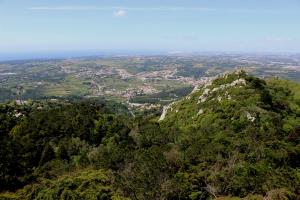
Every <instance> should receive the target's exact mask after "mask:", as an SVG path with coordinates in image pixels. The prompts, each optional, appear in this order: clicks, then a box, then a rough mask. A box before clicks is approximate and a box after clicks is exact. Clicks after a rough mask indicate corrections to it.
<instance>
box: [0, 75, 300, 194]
mask: <svg viewBox="0 0 300 200" xmlns="http://www.w3.org/2000/svg"><path fill="white" fill-rule="evenodd" d="M299 91H300V85H299V84H297V83H294V82H290V81H284V80H279V79H272V80H262V79H259V78H256V77H252V76H249V75H247V74H246V73H244V72H235V73H231V74H226V75H224V76H220V77H219V78H216V79H215V80H213V81H211V82H210V83H208V84H206V85H204V86H201V87H199V88H198V89H197V90H194V91H193V92H192V93H191V94H190V95H188V96H186V97H184V98H183V99H181V100H179V101H176V102H174V103H172V104H171V105H169V106H168V107H165V109H164V113H163V115H162V116H158V114H156V113H151V112H147V113H146V112H145V113H143V114H141V115H137V117H136V118H133V117H132V116H131V115H130V114H128V113H129V112H128V110H126V108H124V107H122V105H118V104H112V103H110V102H105V101H101V102H98V101H96V100H95V101H81V100H80V101H79V100H77V101H76V100H74V101H62V100H59V101H56V102H51V101H33V102H27V103H26V104H22V105H17V104H15V103H6V104H2V105H1V106H0V189H1V191H0V192H1V194H0V199H53V200H54V199H240V198H244V199H249V200H250V199H278V200H279V199H280V200H281V199H300V95H299Z"/></svg>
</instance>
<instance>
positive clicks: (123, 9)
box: [28, 5, 216, 14]
mask: <svg viewBox="0 0 300 200" xmlns="http://www.w3.org/2000/svg"><path fill="white" fill-rule="evenodd" d="M28 9H29V10H36V11H90V10H104V11H114V10H117V11H115V12H120V13H124V12H125V13H124V14H126V11H129V10H130V11H162V12H168V11H215V10H216V9H213V8H205V7H121V6H119V7H98V6H74V5H73V6H72V5H71V6H70V5H68V6H36V7H30V8H28ZM115 12H114V13H115Z"/></svg>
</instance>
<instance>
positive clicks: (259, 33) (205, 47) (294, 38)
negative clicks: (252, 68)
mask: <svg viewBox="0 0 300 200" xmlns="http://www.w3.org/2000/svg"><path fill="white" fill-rule="evenodd" d="M98 50H99V51H115V50H133V51H139V50H141V51H168V52H173V51H175V52H176V51H184V52H195V51H199V52H201V51H245V52H300V1H299V0H251V1H246V0H151V1H144V0H119V1H117V0H104V1H102V0H72V1H71V0H0V54H1V53H2V54H5V53H23V52H24V53H25V52H26V53H28V52H33V53H34V52H48V51H49V52H51V51H52V52H55V51H60V52H62V51H82V52H84V51H98Z"/></svg>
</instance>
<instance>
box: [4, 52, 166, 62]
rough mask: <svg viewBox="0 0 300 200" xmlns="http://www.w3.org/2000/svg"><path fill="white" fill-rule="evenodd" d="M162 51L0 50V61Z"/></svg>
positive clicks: (152, 53)
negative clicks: (9, 51) (16, 51)
mask: <svg viewBox="0 0 300 200" xmlns="http://www.w3.org/2000/svg"><path fill="white" fill-rule="evenodd" d="M165 53H166V52H162V51H126V50H120V51H118V50H116V51H113V50H105V51H55V52H53V51H51V52H44V51H43V52H24V53H19V52H18V53H3V52H0V61H12V60H34V59H63V58H78V57H89V56H91V57H93V56H97V57H98V56H99V57H106V56H134V55H137V56H142V55H161V54H165Z"/></svg>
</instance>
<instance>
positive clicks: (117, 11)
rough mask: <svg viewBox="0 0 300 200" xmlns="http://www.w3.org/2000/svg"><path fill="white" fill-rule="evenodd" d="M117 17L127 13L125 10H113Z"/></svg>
mask: <svg viewBox="0 0 300 200" xmlns="http://www.w3.org/2000/svg"><path fill="white" fill-rule="evenodd" d="M113 14H114V16H115V17H124V16H125V15H126V11H125V10H116V11H114V12H113Z"/></svg>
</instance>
